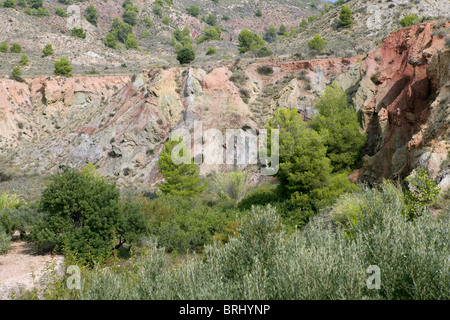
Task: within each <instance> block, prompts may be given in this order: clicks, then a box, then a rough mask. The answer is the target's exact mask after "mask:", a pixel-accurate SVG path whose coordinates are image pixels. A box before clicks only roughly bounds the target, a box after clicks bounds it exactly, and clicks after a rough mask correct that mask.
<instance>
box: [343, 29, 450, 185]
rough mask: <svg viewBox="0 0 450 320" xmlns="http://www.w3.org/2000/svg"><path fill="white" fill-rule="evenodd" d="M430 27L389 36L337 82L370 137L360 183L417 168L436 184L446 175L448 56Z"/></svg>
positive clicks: (394, 175)
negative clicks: (345, 93)
mask: <svg viewBox="0 0 450 320" xmlns="http://www.w3.org/2000/svg"><path fill="white" fill-rule="evenodd" d="M448 26H449V24H448V23H447V26H446V27H448ZM433 27H434V23H427V24H421V25H416V26H413V27H411V28H406V29H402V30H400V31H397V32H395V33H393V34H391V35H390V36H389V37H388V38H387V39H386V40H385V41H384V42H383V44H382V45H381V47H380V48H379V49H378V50H376V51H374V52H372V53H370V54H369V55H368V56H367V57H366V59H364V60H363V61H362V63H361V65H360V66H356V67H355V68H354V70H352V71H351V72H347V73H346V74H344V75H341V76H340V77H341V78H342V79H343V80H345V81H341V82H339V83H340V84H341V86H343V89H345V90H347V92H348V93H349V94H350V95H351V96H352V100H353V103H354V104H355V105H356V107H357V109H359V110H360V112H361V114H362V118H363V123H364V126H365V130H366V131H367V132H368V134H369V138H368V143H367V148H366V156H365V157H364V167H363V170H362V171H361V172H360V173H361V176H360V178H361V179H364V180H371V181H379V180H380V179H382V178H399V177H404V176H405V175H407V174H409V172H410V171H411V170H412V169H414V168H416V167H418V166H422V167H426V168H427V169H429V171H430V173H431V175H432V176H433V178H436V180H437V181H438V182H440V181H442V180H444V178H445V177H446V176H448V174H449V170H448V151H449V136H448V126H449V90H448V88H449V76H448V68H449V64H450V59H449V53H450V52H449V49H448V48H447V49H445V48H444V43H443V42H444V39H443V38H439V37H436V36H435V37H433V36H432V32H433ZM375 75H376V76H375ZM355 78H356V79H355ZM352 80H353V81H352ZM355 83H356V84H358V85H357V87H358V88H357V89H356V90H355ZM447 179H448V178H447Z"/></svg>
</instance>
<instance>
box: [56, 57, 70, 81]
mask: <svg viewBox="0 0 450 320" xmlns="http://www.w3.org/2000/svg"><path fill="white" fill-rule="evenodd" d="M72 69H73V67H72V66H71V65H70V61H69V59H67V58H66V57H61V59H59V60H56V61H55V71H54V73H55V74H56V75H59V76H68V77H70V76H72V73H71V72H72Z"/></svg>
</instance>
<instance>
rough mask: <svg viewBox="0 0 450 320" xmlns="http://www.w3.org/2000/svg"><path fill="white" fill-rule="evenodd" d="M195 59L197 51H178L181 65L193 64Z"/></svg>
mask: <svg viewBox="0 0 450 320" xmlns="http://www.w3.org/2000/svg"><path fill="white" fill-rule="evenodd" d="M194 59H195V51H194V49H193V48H191V47H182V48H180V50H177V60H178V61H179V62H180V64H187V63H191V62H192V61H194Z"/></svg>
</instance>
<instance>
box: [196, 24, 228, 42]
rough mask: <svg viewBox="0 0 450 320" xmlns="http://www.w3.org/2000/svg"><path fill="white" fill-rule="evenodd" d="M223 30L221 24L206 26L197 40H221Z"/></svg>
mask: <svg viewBox="0 0 450 320" xmlns="http://www.w3.org/2000/svg"><path fill="white" fill-rule="evenodd" d="M221 35H222V30H221V29H220V27H219V26H214V27H210V28H205V30H204V31H203V35H202V36H201V37H199V38H198V40H197V42H198V43H202V42H204V41H211V40H221V39H222V36H221Z"/></svg>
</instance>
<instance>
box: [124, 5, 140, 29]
mask: <svg viewBox="0 0 450 320" xmlns="http://www.w3.org/2000/svg"><path fill="white" fill-rule="evenodd" d="M138 13H139V8H138V7H137V6H133V5H131V4H130V5H127V6H126V7H125V12H124V13H123V22H124V23H127V24H129V25H131V26H134V25H135V24H136V22H137V16H138Z"/></svg>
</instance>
